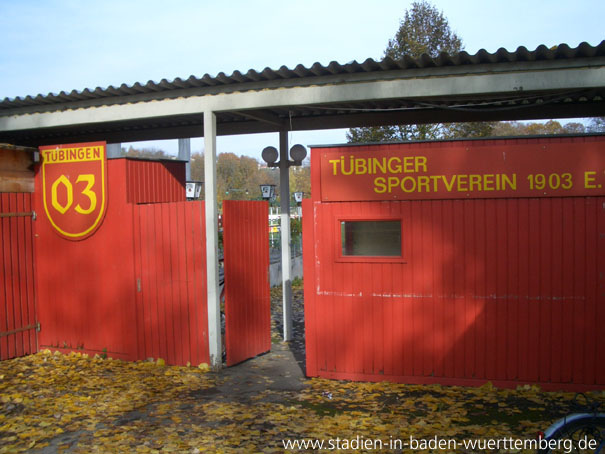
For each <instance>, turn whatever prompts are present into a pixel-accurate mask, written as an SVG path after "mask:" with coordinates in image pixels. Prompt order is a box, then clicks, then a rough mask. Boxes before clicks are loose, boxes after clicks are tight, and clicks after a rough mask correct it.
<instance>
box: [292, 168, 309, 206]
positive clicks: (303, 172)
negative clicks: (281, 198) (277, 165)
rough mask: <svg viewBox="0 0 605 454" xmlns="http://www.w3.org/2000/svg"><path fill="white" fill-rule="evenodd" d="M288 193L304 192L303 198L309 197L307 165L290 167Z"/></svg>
mask: <svg viewBox="0 0 605 454" xmlns="http://www.w3.org/2000/svg"><path fill="white" fill-rule="evenodd" d="M290 191H291V192H304V193H305V194H304V197H306V198H309V197H311V167H310V166H309V163H308V161H307V163H305V164H304V165H302V166H300V167H299V166H294V167H290Z"/></svg>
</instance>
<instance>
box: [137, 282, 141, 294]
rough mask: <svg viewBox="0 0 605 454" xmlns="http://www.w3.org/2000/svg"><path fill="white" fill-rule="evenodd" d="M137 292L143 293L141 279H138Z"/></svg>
mask: <svg viewBox="0 0 605 454" xmlns="http://www.w3.org/2000/svg"><path fill="white" fill-rule="evenodd" d="M137 292H139V293H141V279H137Z"/></svg>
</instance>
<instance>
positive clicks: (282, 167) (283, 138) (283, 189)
mask: <svg viewBox="0 0 605 454" xmlns="http://www.w3.org/2000/svg"><path fill="white" fill-rule="evenodd" d="M289 162H290V161H289V156H288V131H287V130H282V131H280V132H279V184H280V187H279V197H280V207H281V216H280V218H281V275H282V291H283V297H282V301H283V312H284V341H290V340H292V281H291V277H290V274H291V269H292V268H291V266H290V261H291V259H292V258H291V255H290V173H289V167H290V166H289Z"/></svg>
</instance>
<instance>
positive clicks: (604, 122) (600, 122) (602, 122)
mask: <svg viewBox="0 0 605 454" xmlns="http://www.w3.org/2000/svg"><path fill="white" fill-rule="evenodd" d="M587 129H588V132H605V117H594V118H592V119H591V120H590V124H589V125H588V128H587Z"/></svg>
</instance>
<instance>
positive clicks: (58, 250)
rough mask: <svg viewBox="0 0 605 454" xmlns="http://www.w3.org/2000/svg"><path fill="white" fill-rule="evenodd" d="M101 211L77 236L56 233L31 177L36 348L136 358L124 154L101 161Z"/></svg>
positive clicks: (129, 209) (38, 178)
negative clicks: (92, 227)
mask: <svg viewBox="0 0 605 454" xmlns="http://www.w3.org/2000/svg"><path fill="white" fill-rule="evenodd" d="M107 172H108V173H107V175H108V182H109V183H108V185H107V191H108V194H107V200H108V204H107V212H106V215H105V218H104V220H103V222H102V224H101V226H100V227H99V229H98V230H97V231H96V232H95V234H94V235H92V236H90V237H89V238H86V239H84V240H81V241H70V240H67V239H65V238H62V237H60V236H59V235H58V234H57V233H55V231H54V229H53V227H52V225H51V224H50V222H49V220H48V218H47V217H46V216H45V215H44V209H43V203H42V197H41V195H42V191H41V183H42V181H41V180H42V178H41V175H40V173H39V172H38V173H37V175H36V192H35V194H34V199H35V207H36V212H37V213H38V218H37V220H36V221H35V223H34V230H35V239H34V241H35V262H36V278H37V284H38V285H37V290H38V291H37V303H38V306H37V309H38V319H39V321H40V324H41V331H40V333H39V343H40V347H41V348H53V349H65V350H81V351H86V352H88V353H91V354H94V353H99V354H102V353H104V352H106V353H107V354H108V355H110V356H112V357H114V358H121V359H136V342H137V334H136V317H135V304H134V300H135V279H134V256H133V248H134V246H133V241H134V240H133V205H130V204H127V203H126V199H125V194H126V165H125V160H124V159H117V160H110V161H108V164H107Z"/></svg>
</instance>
